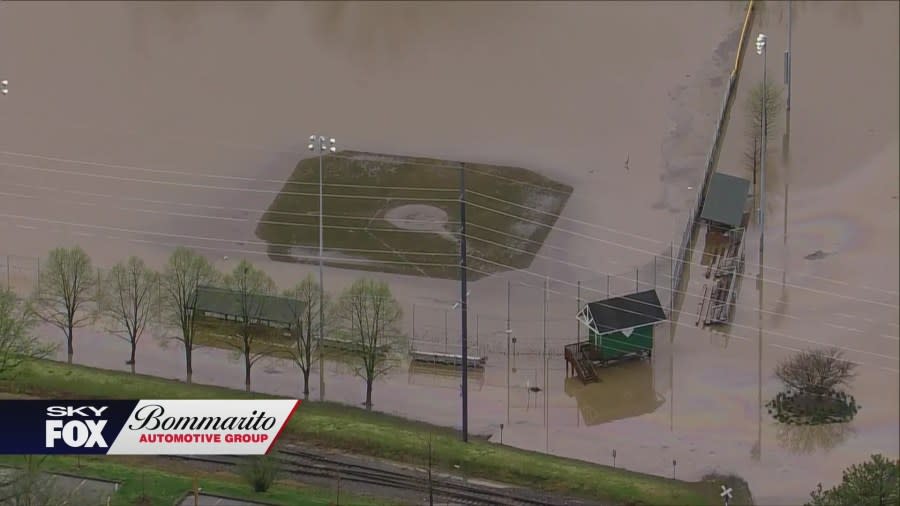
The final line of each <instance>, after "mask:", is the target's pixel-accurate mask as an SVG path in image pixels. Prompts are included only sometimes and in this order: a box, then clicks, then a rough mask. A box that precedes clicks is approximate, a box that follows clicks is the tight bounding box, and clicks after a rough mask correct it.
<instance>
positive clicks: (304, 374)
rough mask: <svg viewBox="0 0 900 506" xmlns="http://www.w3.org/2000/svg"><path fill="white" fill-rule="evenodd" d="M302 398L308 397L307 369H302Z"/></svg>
mask: <svg viewBox="0 0 900 506" xmlns="http://www.w3.org/2000/svg"><path fill="white" fill-rule="evenodd" d="M303 399H304V400H306V399H309V369H306V370H305V371H303Z"/></svg>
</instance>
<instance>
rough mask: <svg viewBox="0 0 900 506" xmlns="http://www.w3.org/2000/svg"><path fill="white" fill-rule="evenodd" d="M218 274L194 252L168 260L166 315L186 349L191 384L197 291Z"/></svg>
mask: <svg viewBox="0 0 900 506" xmlns="http://www.w3.org/2000/svg"><path fill="white" fill-rule="evenodd" d="M218 280H219V273H218V272H217V271H216V270H215V268H213V266H212V265H210V263H209V261H208V260H207V259H206V258H204V257H203V256H201V255H198V254H197V253H196V252H194V251H193V250H190V249H188V248H184V247H179V248H178V249H176V250H175V251H174V252H172V255H171V256H170V257H169V262H168V264H167V265H166V268H165V270H164V271H163V275H162V280H161V282H162V286H163V292H164V299H165V300H164V301H163V304H164V305H165V314H166V319H167V320H168V321H169V323H170V324H173V325H175V326H176V327H177V328H178V330H179V331H180V334H178V335H175V336H172V339H174V340H176V341H179V342H181V344H182V345H183V346H184V365H185V380H186V381H187V382H188V383H190V382H191V378H192V377H193V374H194V369H193V365H192V358H193V352H194V348H195V344H194V331H195V329H196V323H197V317H198V316H199V315H197V313H196V311H195V310H196V308H197V288H198V287H200V286H206V285H214V284H216V283H217V282H218Z"/></svg>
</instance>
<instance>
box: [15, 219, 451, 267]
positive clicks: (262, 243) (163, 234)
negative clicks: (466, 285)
mask: <svg viewBox="0 0 900 506" xmlns="http://www.w3.org/2000/svg"><path fill="white" fill-rule="evenodd" d="M0 217H4V218H14V219H21V220H32V221H38V222H44V223H52V224H57V225H67V226H72V227H84V228H93V229H101V230H111V231H114V232H124V233H130V234H145V235H156V236H161V237H175V238H179V239H191V240H197V241H208V242H223V243H238V242H239V243H243V244H251V245H258V246H267V247H268V246H281V247H289V248H293V247H295V245H293V244H278V243H268V242H265V241H239V240H234V239H219V238H215V237H203V236H197V235H185V234H172V233H166V232H151V231H149V230H134V229H128V228H122V227H111V226H106V225H92V224H88V223H77V222H70V221H62V220H52V219H48V218H36V217H32V216H22V215H17V214H5V213H0ZM329 249H332V250H335V251H350V252H354V253H377V254H396V255H424V256H449V257H456V254H455V253H438V252H424V251H418V252H409V251H396V250H383V249H382V250H373V249H354V248H329ZM293 256H294V257H295V258H307V257H306V256H303V255H293ZM308 258H312V259H315V258H318V256H309V257H308ZM328 259H329V260H334V261H338V260H340V261H343V260H345V259H343V258H337V257H329V258H328ZM366 261H368V260H360V262H363V263H365V262H366ZM373 262H374V260H373ZM379 263H388V264H390V263H397V264H403V263H406V262H401V261H379ZM409 263H413V262H409ZM417 265H440V266H446V264H427V263H420V264H417ZM449 265H450V266H453V267H455V266H456V264H449Z"/></svg>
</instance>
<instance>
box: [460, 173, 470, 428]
mask: <svg viewBox="0 0 900 506" xmlns="http://www.w3.org/2000/svg"><path fill="white" fill-rule="evenodd" d="M467 256H468V255H467V252H466V169H465V165H464V164H460V165H459V299H460V301H459V302H460V309H461V311H460V318H461V320H462V321H461V323H460V325H461V329H462V386H461V388H462V440H463V442H468V441H469V350H468V313H467V311H468V305H469V304H468V295H467V293H468V289H467V288H466V283H467V281H468V280H467V279H466V278H467V277H468V272H467V269H466V258H467Z"/></svg>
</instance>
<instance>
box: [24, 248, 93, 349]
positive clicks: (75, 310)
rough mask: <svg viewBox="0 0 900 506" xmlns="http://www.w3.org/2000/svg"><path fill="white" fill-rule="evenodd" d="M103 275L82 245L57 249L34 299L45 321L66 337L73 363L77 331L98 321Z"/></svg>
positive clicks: (42, 272) (45, 265) (39, 315)
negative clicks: (98, 300)
mask: <svg viewBox="0 0 900 506" xmlns="http://www.w3.org/2000/svg"><path fill="white" fill-rule="evenodd" d="M98 278H99V272H97V271H96V270H94V267H93V266H92V265H91V258H90V257H89V256H88V255H87V253H85V252H84V250H83V249H81V248H80V247H78V246H75V247H74V248H56V249H54V250H52V251H51V252H50V255H49V256H48V257H47V261H46V262H45V263H44V267H43V268H42V269H41V277H40V280H39V281H38V290H37V293H35V296H34V304H33V306H34V310H35V313H36V314H37V316H38V317H39V318H40V319H42V320H43V321H45V322H47V323H49V324H51V325H53V326H55V327H57V328H59V329H60V330H62V332H63V334H64V335H65V336H66V344H67V347H68V359H69V363H70V364H71V363H72V356H73V355H74V354H75V347H74V345H73V341H74V334H75V329H76V328H78V327H82V326H84V325H87V324H88V323H90V322H91V321H92V320H94V319H95V318H96V315H97V311H96V309H97V308H96V305H95V303H96V302H97V299H98V298H99V289H100V287H99V285H98V283H97V281H98Z"/></svg>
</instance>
